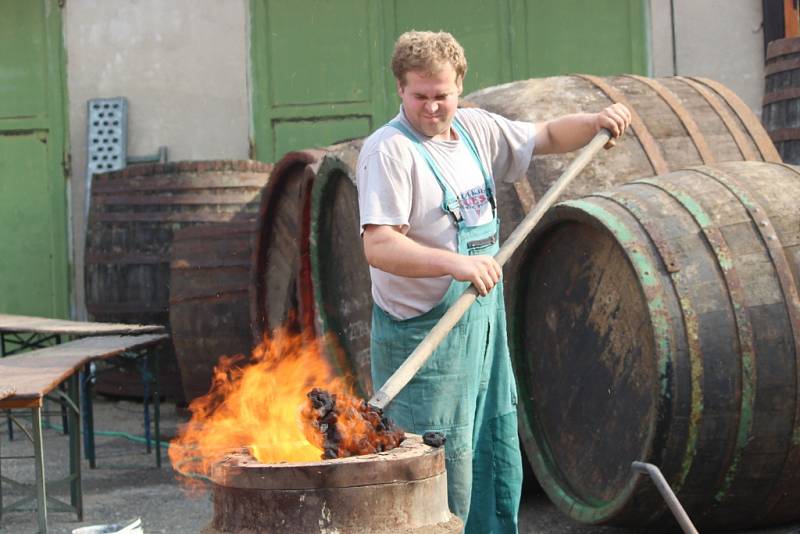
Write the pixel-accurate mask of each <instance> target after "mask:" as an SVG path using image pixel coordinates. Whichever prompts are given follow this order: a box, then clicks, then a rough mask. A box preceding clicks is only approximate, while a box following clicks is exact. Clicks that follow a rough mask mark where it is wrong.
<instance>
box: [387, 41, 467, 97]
mask: <svg viewBox="0 0 800 534" xmlns="http://www.w3.org/2000/svg"><path fill="white" fill-rule="evenodd" d="M448 63H449V64H450V65H451V66H452V67H453V69H455V71H456V77H457V78H458V79H461V80H463V79H464V75H465V74H466V73H467V58H466V56H464V48H463V47H462V46H461V45H460V44H459V43H458V41H456V38H455V37H453V36H452V35H450V34H449V33H447V32H419V31H415V30H411V31H408V32H405V33H404V34H402V35H401V36H400V37H398V38H397V42H395V44H394V52H393V53H392V72H393V73H394V77H395V78H396V79H397V81H399V82H400V84H401V85H405V83H406V73H407V72H409V71H419V72H423V73H425V74H433V73H436V72H438V71H439V70H440V69H441V68H442V67H444V65H446V64H448Z"/></svg>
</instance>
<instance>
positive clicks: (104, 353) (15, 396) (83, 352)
mask: <svg viewBox="0 0 800 534" xmlns="http://www.w3.org/2000/svg"><path fill="white" fill-rule="evenodd" d="M168 337H169V336H168V335H166V334H140V335H136V336H99V337H89V338H84V339H79V340H75V341H68V342H66V343H62V344H60V345H54V346H50V347H46V348H42V349H37V350H32V351H29V352H24V353H20V354H16V355H13V356H9V357H6V358H2V359H0V377H2V379H3V385H2V387H0V390H4V391H5V394H6V396H5V397H4V398H0V409H12V408H13V409H16V408H24V409H30V411H31V420H32V427H33V433H32V436H30V439H31V441H32V442H33V449H34V462H35V467H36V482H35V485H34V486H35V494H36V496H35V499H36V501H37V516H38V523H39V531H40V532H43V533H46V532H47V506H48V503H50V504H53V505H54V506H56V507H58V508H60V509H66V510H69V511H74V512H75V513H76V514H77V516H78V521H82V520H83V494H82V489H81V457H80V454H81V453H80V427H81V426H80V418H81V410H80V408H79V405H80V396H81V388H80V383H79V379H78V378H79V375H80V371H81V369H83V368H84V366H86V365H87V364H88V363H90V362H92V361H96V360H102V359H107V358H112V357H114V356H118V355H120V354H122V353H123V352H125V351H130V350H141V349H145V348H148V347H152V346H154V345H156V344H158V343H160V342H162V341H164V340H165V339H167V338H168ZM154 359H155V358H154ZM65 381H68V383H69V387H68V392H67V393H66V394H65V393H63V392H61V391H60V390H59V389H58V386H59V384H61V383H63V382H65ZM52 393H56V394H58V395H60V396H61V397H62V399H63V400H64V401H65V402H66V403H67V405H68V406H69V426H68V428H69V450H70V453H69V456H70V474H69V476H68V477H67V479H66V480H67V481H68V482H69V485H70V504H67V503H64V502H61V501H59V500H57V499H55V498H53V497H48V496H47V488H46V483H45V482H46V479H45V472H44V445H43V440H42V406H43V404H44V398H45V396H46V395H48V394H52ZM155 393H156V395H157V394H158V390H157V387H156V391H155ZM155 419H156V425H155V440H156V451H157V456H158V457H159V458H160V441H159V440H160V437H161V436H160V429H159V423H158V420H159V418H158V405H157V404H156V418H155ZM0 481H2V482H5V483H7V484H11V485H14V486H16V487H23V488H24V487H27V486H26V485H25V484H22V483H20V482H19V481H16V480H12V479H10V478H8V477H4V476H2V473H1V472H0ZM33 499H34V497H23V498H21V499H20V500H18V501H16V502H14V503H12V504H11V505H9V506H6V507H3V504H2V486H0V516H1V515H2V513H3V512H6V511H9V510H14V509H17V508H19V507H21V506H23V505H25V504H27V503H28V502H30V501H32V500H33Z"/></svg>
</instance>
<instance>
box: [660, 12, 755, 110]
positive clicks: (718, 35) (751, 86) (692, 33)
mask: <svg viewBox="0 0 800 534" xmlns="http://www.w3.org/2000/svg"><path fill="white" fill-rule="evenodd" d="M650 19H651V24H650V32H651V50H652V56H651V57H652V64H653V75H654V76H674V75H681V76H703V77H706V78H711V79H714V80H717V81H719V82H722V83H723V84H724V85H726V86H727V87H729V88H730V89H732V90H733V91H734V92H735V93H736V94H737V95H739V97H740V98H741V99H742V100H744V102H745V103H746V104H747V105H748V106H749V107H750V108H751V109H752V110H753V112H754V113H756V116H758V117H760V116H761V98H762V96H763V94H764V35H763V26H762V19H763V15H762V8H761V0H702V1H698V0H650ZM673 35H674V42H673Z"/></svg>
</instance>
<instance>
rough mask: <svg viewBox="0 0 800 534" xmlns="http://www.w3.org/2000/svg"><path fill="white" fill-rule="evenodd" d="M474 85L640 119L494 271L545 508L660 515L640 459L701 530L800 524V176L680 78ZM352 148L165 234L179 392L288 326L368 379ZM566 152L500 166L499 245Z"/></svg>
mask: <svg viewBox="0 0 800 534" xmlns="http://www.w3.org/2000/svg"><path fill="white" fill-rule="evenodd" d="M466 100H468V101H469V102H470V104H471V105H474V106H477V107H480V108H483V109H485V110H488V111H491V112H494V113H498V114H500V115H503V116H506V117H508V118H511V119H515V120H525V121H531V122H538V121H542V120H546V119H548V118H552V117H556V116H559V115H563V114H565V113H571V112H578V111H599V110H601V109H603V108H604V107H606V106H608V105H609V104H610V103H612V102H622V103H625V104H626V105H627V106H628V107H629V108H630V109H631V110H632V112H633V122H632V128H631V130H630V132H629V133H628V134H626V135H625V136H624V137H623V138H622V139H621V140H619V142H618V143H617V147H616V148H615V149H614V150H610V151H607V152H604V153H602V154H600V155H598V156H597V157H595V158H594V160H593V161H592V162H591V163H590V164H589V166H588V167H587V168H586V170H585V171H584V172H583V173H582V174H581V176H580V177H579V178H578V179H577V180H575V182H574V183H573V185H572V186H571V187H570V189H569V190H568V191H567V193H566V194H565V195H564V199H565V201H564V202H562V203H561V204H559V205H558V206H556V207H555V208H553V209H552V210H550V212H549V213H548V214H547V216H546V217H545V220H543V221H542V223H541V224H540V225H539V226H538V227H537V229H536V230H535V231H534V233H533V234H532V235H531V236H530V237H529V238H528V239H527V240H526V242H525V243H524V244H523V246H522V247H521V249H520V251H519V252H518V253H517V255H516V256H515V257H514V258H512V260H511V261H510V262H509V263H508V264H507V265H506V267H505V273H504V276H505V280H506V284H505V286H506V292H507V294H506V308H507V312H508V316H509V343H510V346H511V347H510V348H511V351H512V358H513V362H514V365H515V369H516V373H517V381H518V386H519V390H520V404H519V413H520V435H521V438H522V442H523V445H524V448H525V451H526V453H527V456H528V458H529V460H530V463H531V466H532V467H533V469H534V471H535V474H536V477H537V479H538V480H539V482H540V483H541V485H542V487H543V488H544V489H545V491H546V492H547V493H548V495H549V496H550V497H551V499H552V500H553V501H554V502H555V503H556V504H557V505H558V506H559V507H560V508H562V509H563V510H564V511H565V513H567V514H569V515H570V516H572V517H573V518H575V519H577V520H579V521H583V522H588V523H606V524H616V525H639V526H644V525H649V524H653V523H654V522H659V521H661V520H663V518H664V517H665V515H667V514H668V512H667V508H666V506H665V505H664V504H663V501H662V500H661V499H660V497H659V496H658V494H657V493H656V492H655V489H654V487H653V485H652V484H651V483H649V481H647V480H643V479H641V478H640V477H639V476H638V475H635V474H634V473H633V472H632V471H631V469H630V464H631V462H633V461H645V462H651V463H654V464H656V465H658V466H660V467H661V469H662V471H663V472H664V474H665V476H666V477H667V481H668V482H669V483H670V485H671V486H672V487H673V488H674V489H675V490H676V492H677V494H678V498H679V499H680V500H681V501H682V502H683V503H684V505H685V506H686V507H687V509H688V511H689V513H690V516H692V518H693V519H696V521H697V522H698V523H700V524H701V525H704V526H707V527H731V526H737V527H744V526H747V525H757V524H769V523H776V522H781V521H787V520H791V519H797V518H798V517H800V513H799V512H798V510H800V475H798V473H800V465H799V464H800V442H798V440H797V438H796V436H797V435H798V434H800V364H799V363H798V352H799V351H800V298H799V297H798V289H797V279H798V276H800V230H798V229H800V212H798V211H797V208H796V207H794V205H793V203H792V198H797V195H800V175H798V172H797V170H796V169H795V168H793V167H790V166H785V165H783V164H782V163H781V158H780V156H779V154H778V152H777V150H776V149H775V146H774V144H773V143H772V141H771V140H770V138H769V136H768V135H767V133H766V131H765V129H764V128H763V127H762V126H761V124H760V123H759V121H758V119H757V118H756V117H755V115H754V114H753V113H752V112H751V111H750V110H749V108H747V106H746V105H744V104H743V103H742V101H741V100H740V99H739V98H738V97H737V96H736V95H735V94H734V93H732V92H731V91H730V90H729V89H727V88H726V87H724V86H722V85H721V84H719V83H716V82H713V81H711V80H707V79H702V78H684V77H671V78H659V79H651V78H643V77H639V76H614V77H602V78H601V77H594V76H561V77H553V78H544V79H535V80H527V81H521V82H514V83H510V84H505V85H502V86H497V87H492V88H488V89H485V90H482V91H479V92H476V93H473V94H471V95H468V96H467V97H466ZM360 146H361V142H360V141H353V142H347V143H343V144H339V145H334V146H330V147H326V148H324V149H313V150H312V149H309V150H303V151H298V152H291V153H289V154H286V155H285V156H284V157H283V158H282V159H281V160H280V161H278V162H277V163H276V164H275V166H274V168H273V169H272V171H271V176H270V178H269V182H268V184H267V185H266V187H264V189H263V190H262V191H261V193H260V195H259V204H258V207H257V208H256V210H255V211H256V212H257V218H256V219H255V221H254V222H253V223H252V225H251V226H247V225H241V224H238V221H231V222H230V223H229V224H226V225H219V224H218V225H216V228H215V229H211V228H208V229H202V228H200V227H196V228H190V229H186V230H179V231H178V232H176V233H175V242H174V245H173V246H172V256H171V268H172V272H171V279H172V282H171V284H172V285H171V287H170V288H169V294H170V296H169V312H170V321H171V324H172V328H173V338H174V339H175V348H176V350H177V351H178V358H179V360H182V359H186V361H187V362H188V363H186V364H182V365H181V370H182V375H183V378H184V389H185V390H186V392H187V396H189V397H193V396H197V395H199V394H201V393H202V392H203V391H204V390H205V389H207V387H208V385H209V383H210V373H211V370H210V368H211V366H212V365H213V363H214V362H216V358H217V357H218V356H219V355H220V354H230V353H232V352H236V351H245V350H246V347H248V345H249V346H252V344H254V343H257V342H258V341H259V340H260V339H261V338H262V337H263V336H265V335H269V334H270V332H271V331H272V330H274V329H275V328H277V327H279V326H281V325H287V324H288V325H289V326H290V327H291V328H294V329H296V330H297V331H304V332H309V333H312V334H314V335H315V336H317V337H322V336H323V334H327V335H326V336H325V338H324V339H325V343H326V344H327V349H328V350H327V353H328V356H329V359H330V362H331V363H332V364H333V365H334V367H335V368H336V369H337V370H338V372H340V373H342V374H348V375H350V376H352V377H353V378H354V382H355V384H356V385H357V387H358V388H359V389H360V392H361V393H362V394H363V395H364V396H365V397H367V396H369V395H370V394H371V393H372V392H373V391H374V388H375V387H376V386H377V385H375V384H372V383H371V381H370V368H369V338H370V314H371V307H372V298H371V294H370V283H369V273H368V268H367V265H366V262H365V260H364V256H363V251H362V244H361V238H360V232H359V218H358V203H357V193H356V186H355V162H356V159H357V155H358V151H359V149H360ZM573 157H574V154H562V155H545V156H536V157H534V159H533V162H532V164H531V166H530V168H529V169H528V171H527V173H526V174H525V175H524V176H511V177H497V183H496V191H497V195H498V205H499V208H500V217H501V219H502V220H503V229H502V237H503V238H505V237H507V236H508V234H509V233H510V232H511V230H513V228H514V227H516V225H517V224H518V223H519V222H520V221H521V220H522V218H523V217H524V216H525V214H526V213H527V212H528V211H530V210H531V208H532V206H533V205H534V204H535V202H536V199H537V198H538V197H540V196H541V195H542V194H543V193H544V192H545V191H546V190H547V188H548V187H549V186H550V185H551V184H552V183H553V182H554V181H555V180H556V179H557V178H558V176H559V174H560V173H561V171H563V170H564V169H565V168H566V166H567V165H568V164H569V162H570V161H571V160H572V158H573ZM686 168H690V169H688V170H681V169H686ZM169 240H170V243H172V236H171V235H170V236H169ZM213 258H219V259H217V260H214V259H213ZM204 269H206V270H207V269H212V270H214V271H213V272H210V271H209V272H201V271H203V270H204ZM87 285H88V284H87ZM226 302H227V304H225V303H226ZM225 310H228V311H227V312H226V311H225ZM234 310H235V311H234ZM192 314H194V315H196V317H191V315H192ZM245 321H247V324H244V323H245ZM179 325H181V326H179ZM177 328H180V330H177ZM215 336H218V338H217V339H214V337H215ZM181 338H183V341H181ZM179 347H182V348H179ZM217 353H219V354H217ZM187 383H191V384H189V385H187ZM190 389H191V391H190Z"/></svg>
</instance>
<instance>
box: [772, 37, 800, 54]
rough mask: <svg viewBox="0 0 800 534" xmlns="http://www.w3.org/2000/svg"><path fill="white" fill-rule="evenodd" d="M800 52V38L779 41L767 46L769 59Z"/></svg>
mask: <svg viewBox="0 0 800 534" xmlns="http://www.w3.org/2000/svg"><path fill="white" fill-rule="evenodd" d="M796 52H800V38H797V37H791V38H788V39H777V40H775V41H771V42H770V43H769V44H768V45H767V59H772V58H776V57H778V56H784V55H786V54H793V53H796Z"/></svg>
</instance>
